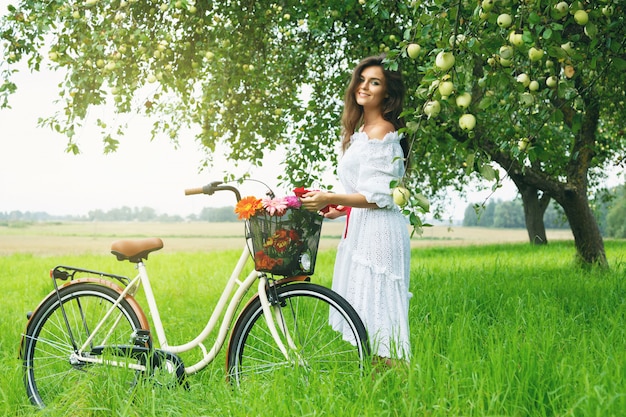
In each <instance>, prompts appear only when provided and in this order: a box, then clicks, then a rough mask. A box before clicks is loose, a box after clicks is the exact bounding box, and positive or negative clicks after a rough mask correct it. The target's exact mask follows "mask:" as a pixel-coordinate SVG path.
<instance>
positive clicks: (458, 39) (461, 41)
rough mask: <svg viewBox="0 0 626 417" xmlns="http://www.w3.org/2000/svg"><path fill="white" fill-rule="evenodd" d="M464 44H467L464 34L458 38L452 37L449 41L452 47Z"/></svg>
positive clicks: (457, 36)
mask: <svg viewBox="0 0 626 417" xmlns="http://www.w3.org/2000/svg"><path fill="white" fill-rule="evenodd" d="M455 39H456V40H455ZM463 42H465V35H463V34H462V33H460V34H458V35H456V37H455V36H454V35H452V36H450V39H448V43H449V44H450V46H454V45H459V44H461V43H463Z"/></svg>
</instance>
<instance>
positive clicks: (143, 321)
mask: <svg viewBox="0 0 626 417" xmlns="http://www.w3.org/2000/svg"><path fill="white" fill-rule="evenodd" d="M80 283H91V284H94V285H102V286H105V287H109V288H111V289H112V290H114V291H115V292H117V293H118V294H121V293H122V292H123V291H124V289H123V288H122V287H120V286H119V285H117V284H115V283H114V282H112V281H108V280H106V279H102V278H93V277H84V278H78V279H75V280H73V281H70V282H67V283H65V284H63V285H61V286H60V287H59V289H61V288H65V287H69V286H70V285H76V284H80ZM56 296H57V292H56V291H55V290H52V291H50V293H49V294H48V295H47V296H45V297H44V299H43V300H41V302H40V303H39V304H38V305H37V307H36V308H35V309H34V310H33V311H32V313H31V315H30V317H29V319H28V322H26V328H25V331H24V333H22V337H21V339H20V347H19V351H18V359H20V360H22V359H23V356H22V354H23V350H24V338H25V336H26V334H27V333H28V328H29V327H30V323H31V320H32V319H33V317H34V316H35V313H37V311H38V310H39V309H40V308H41V306H42V305H43V304H44V303H45V302H46V301H48V299H50V297H56ZM125 299H126V301H127V302H128V304H130V306H131V307H132V308H133V310H135V312H136V313H137V317H138V318H139V321H140V323H141V328H142V329H145V330H150V323H149V322H148V318H147V317H146V314H145V313H144V312H143V309H142V308H141V306H140V305H139V303H138V302H137V300H136V299H135V298H134V297H132V296H130V295H126V297H125Z"/></svg>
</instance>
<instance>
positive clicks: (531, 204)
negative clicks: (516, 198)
mask: <svg viewBox="0 0 626 417" xmlns="http://www.w3.org/2000/svg"><path fill="white" fill-rule="evenodd" d="M517 189H518V190H519V192H520V195H521V196H522V203H523V206H524V221H525V223H526V231H527V232H528V239H529V240H530V243H531V244H533V245H546V244H548V238H547V236H546V226H545V224H544V222H543V215H544V214H545V212H546V209H547V208H548V204H550V197H549V196H548V195H546V194H545V193H541V194H540V192H539V190H538V189H536V188H535V187H532V186H529V185H526V184H523V183H520V184H517Z"/></svg>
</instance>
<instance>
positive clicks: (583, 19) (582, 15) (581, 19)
mask: <svg viewBox="0 0 626 417" xmlns="http://www.w3.org/2000/svg"><path fill="white" fill-rule="evenodd" d="M574 20H575V21H576V23H578V24H579V25H581V26H584V25H586V24H587V22H588V21H589V15H588V14H587V12H586V11H584V10H576V13H574Z"/></svg>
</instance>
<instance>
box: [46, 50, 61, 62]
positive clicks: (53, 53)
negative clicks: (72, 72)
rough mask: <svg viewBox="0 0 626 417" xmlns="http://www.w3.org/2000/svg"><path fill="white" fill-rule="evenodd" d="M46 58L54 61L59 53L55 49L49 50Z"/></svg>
mask: <svg viewBox="0 0 626 417" xmlns="http://www.w3.org/2000/svg"><path fill="white" fill-rule="evenodd" d="M48 58H49V59H50V61H53V62H56V61H58V60H59V53H58V52H55V51H51V52H50V53H49V54H48Z"/></svg>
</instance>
